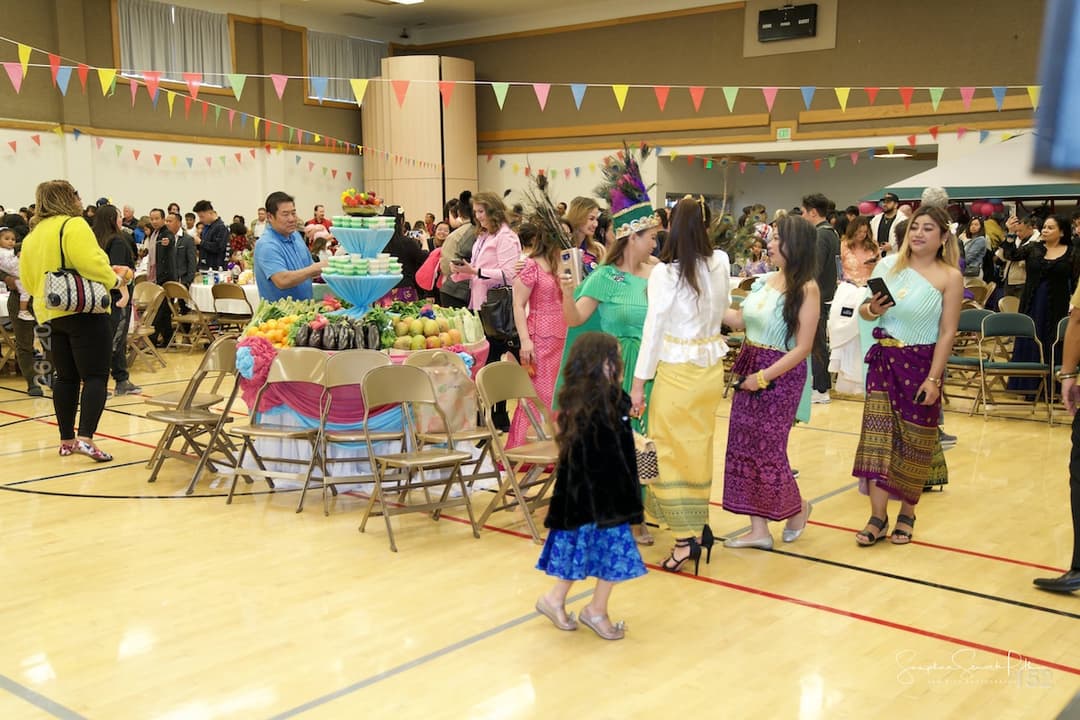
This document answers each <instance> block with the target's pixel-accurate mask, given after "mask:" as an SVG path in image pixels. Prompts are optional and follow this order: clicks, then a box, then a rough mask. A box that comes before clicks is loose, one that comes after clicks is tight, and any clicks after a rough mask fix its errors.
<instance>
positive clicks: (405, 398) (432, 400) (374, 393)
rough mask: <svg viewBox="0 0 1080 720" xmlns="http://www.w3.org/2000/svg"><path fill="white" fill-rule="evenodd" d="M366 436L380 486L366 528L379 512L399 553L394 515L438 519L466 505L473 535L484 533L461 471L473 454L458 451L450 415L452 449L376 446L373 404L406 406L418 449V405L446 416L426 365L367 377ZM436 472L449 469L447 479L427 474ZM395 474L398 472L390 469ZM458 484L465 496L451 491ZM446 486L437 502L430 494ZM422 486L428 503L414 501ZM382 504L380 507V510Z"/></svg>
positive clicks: (379, 370)
mask: <svg viewBox="0 0 1080 720" xmlns="http://www.w3.org/2000/svg"><path fill="white" fill-rule="evenodd" d="M362 387H363V391H364V392H363V396H364V436H365V442H366V444H367V448H368V453H369V454H370V458H371V467H372V469H373V470H374V472H375V487H374V489H373V490H372V493H371V498H370V499H369V501H368V506H367V508H366V509H365V510H364V517H363V519H362V520H361V521H360V532H364V528H365V527H366V526H367V521H368V518H369V517H371V515H372V513H379V514H381V515H382V516H383V520H384V521H385V522H386V533H387V536H388V537H389V539H390V549H391V550H392V551H394V552H397V544H396V543H395V542H394V530H393V528H392V527H391V525H390V516H391V515H400V514H403V513H410V512H431V514H432V518H433V519H435V520H438V519H439V514H440V513H441V511H442V510H443V509H444V508H450V507H457V506H460V505H464V506H465V510H466V511H467V512H468V514H469V524H470V525H471V526H472V531H473V537H476V538H479V537H480V529H479V527H478V525H477V522H476V518H475V517H474V515H473V508H472V502H471V501H470V500H469V493H468V490H467V489H466V488H465V480H464V478H463V476H462V474H461V464H462V463H463V462H465V461H467V460H470V459H471V458H472V456H471V455H470V454H469V453H466V452H459V451H457V450H454V449H452V448H453V443H454V431H453V428H451V427H449V425H446V417H445V416H443V424H444V425H446V431H447V437H448V440H449V448H448V449H446V450H442V449H435V448H427V449H421V450H413V451H411V452H399V453H385V454H384V453H380V452H378V451H377V450H376V446H375V442H376V440H375V435H374V434H373V433H372V431H371V423H370V421H371V415H372V409H373V408H385V407H387V406H397V407H400V408H401V410H402V412H401V414H402V418H403V420H404V424H405V434H406V438H407V441H408V442H409V443H411V445H412V447H418V442H419V440H418V438H417V434H416V424H415V422H414V421H413V417H414V412H415V409H416V408H417V407H418V406H421V405H426V406H430V407H431V408H432V409H433V410H434V412H436V413H437V414H439V415H443V412H442V409H441V408H440V407H439V403H438V399H437V398H436V397H435V388H434V386H433V385H432V384H431V379H430V378H429V377H428V375H427V374H426V373H425V372H424V371H423V370H421V369H420V368H415V367H410V366H408V365H390V366H387V367H377V368H373V369H372V370H370V371H368V373H367V374H366V375H364V379H363V383H362ZM430 471H448V473H447V475H446V477H444V478H443V477H440V478H428V477H427V476H426V475H425V473H427V472H430ZM390 472H392V473H394V474H393V475H392V476H391V475H389V474H388V473H390ZM454 485H456V486H457V487H458V489H459V490H460V492H461V497H460V498H451V497H450V489H451V487H453V486H454ZM438 487H442V494H441V496H440V497H439V498H438V499H437V500H433V499H432V497H431V494H430V490H431V489H432V488H438ZM417 490H422V491H423V493H424V501H423V502H420V503H414V502H413V495H414V492H415V491H417ZM388 494H396V495H397V500H396V501H391V500H389V499H388V498H387V495H388ZM376 506H378V509H377V510H376Z"/></svg>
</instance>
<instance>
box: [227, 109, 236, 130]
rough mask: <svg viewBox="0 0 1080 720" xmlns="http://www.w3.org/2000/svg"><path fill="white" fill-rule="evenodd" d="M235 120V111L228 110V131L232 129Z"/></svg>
mask: <svg viewBox="0 0 1080 720" xmlns="http://www.w3.org/2000/svg"><path fill="white" fill-rule="evenodd" d="M235 119H236V111H235V110H233V109H230V110H229V129H230V130H231V129H232V126H233V120H235Z"/></svg>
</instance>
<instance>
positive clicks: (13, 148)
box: [8, 63, 22, 152]
mask: <svg viewBox="0 0 1080 720" xmlns="http://www.w3.org/2000/svg"><path fill="white" fill-rule="evenodd" d="M15 67H19V63H15ZM19 75H20V76H21V75H22V68H21V67H20V68H19ZM17 145H18V142H17V141H15V140H9V141H8V147H10V148H11V152H19V151H18V150H16V149H15V148H16V146H17Z"/></svg>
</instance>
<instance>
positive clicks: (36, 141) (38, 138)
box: [30, 135, 41, 147]
mask: <svg viewBox="0 0 1080 720" xmlns="http://www.w3.org/2000/svg"><path fill="white" fill-rule="evenodd" d="M30 139H31V140H33V141H34V144H35V145H37V146H38V147H41V136H40V135H31V136H30Z"/></svg>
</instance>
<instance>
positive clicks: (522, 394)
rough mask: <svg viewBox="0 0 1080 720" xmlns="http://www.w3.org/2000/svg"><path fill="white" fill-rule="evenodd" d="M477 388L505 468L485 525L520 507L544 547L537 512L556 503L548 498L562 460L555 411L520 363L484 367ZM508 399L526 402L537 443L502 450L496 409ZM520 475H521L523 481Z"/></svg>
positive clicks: (482, 520)
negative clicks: (502, 512) (494, 416)
mask: <svg viewBox="0 0 1080 720" xmlns="http://www.w3.org/2000/svg"><path fill="white" fill-rule="evenodd" d="M476 387H477V389H478V390H479V391H480V400H481V402H482V403H483V408H484V423H485V424H486V425H487V428H488V433H489V435H490V437H491V440H490V442H491V446H492V448H493V449H494V452H495V458H496V460H498V461H499V462H500V463H501V464H502V468H503V469H502V472H501V473H500V477H499V488H498V490H497V491H496V493H495V497H493V498H492V500H491V503H490V504H489V505H488V506H487V509H485V510H484V512H483V514H482V515H481V516H480V524H481V525H483V524H484V523H485V522H487V519H488V518H489V517H491V514H492V513H493V512H495V511H496V510H509V509H511V508H515V507H520V508H521V510H522V513H523V514H524V516H525V523H526V524H527V525H528V526H529V532H530V533H531V534H532V537H533V540H534V541H535V542H537V543H540V542H542V539H541V537H540V530H539V529H538V528H537V526H536V521H535V520H534V519H533V513H534V512H535V511H536V510H537V509H539V508H541V507H543V506H545V505H547V504H548V503H549V502H551V498H550V497H548V494H547V493H548V489H549V488H551V486H552V485H553V484H554V483H555V474H556V472H557V467H556V466H557V464H558V461H559V448H558V446H556V444H555V440H554V428H555V424H554V422H553V421H552V418H551V412H550V411H549V410H548V408H547V407H546V406H545V405H544V403H542V402H540V399H539V398H538V397H537V395H536V389H535V388H533V384H532V380H530V379H529V374H528V373H527V372H525V369H524V368H523V367H521V366H520V365H518V364H517V363H512V362H505V361H500V362H496V363H492V364H490V365H486V366H484V367H482V368H481V369H480V372H478V373H477V375H476ZM507 400H516V401H517V402H518V403H524V405H523V407H524V408H525V413H526V416H527V417H528V419H529V424H530V425H531V426H532V432H533V433H534V434H535V436H536V437H537V438H538V440H536V441H535V442H528V443H525V444H524V445H519V446H517V447H514V448H509V449H507V448H506V447H505V446H504V445H503V442H502V436H501V434H500V433H499V431H498V430H497V429H496V428H495V424H494V422H493V420H492V416H491V409H492V407H494V405H495V403H498V402H504V401H507ZM527 401H528V402H527ZM537 411H539V412H537ZM549 470H550V471H549ZM519 476H522V477H521V479H520V480H519V479H518V478H519ZM530 491H532V493H531V494H530Z"/></svg>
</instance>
